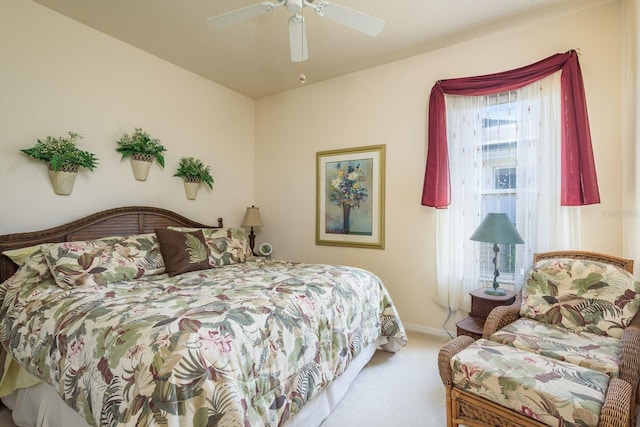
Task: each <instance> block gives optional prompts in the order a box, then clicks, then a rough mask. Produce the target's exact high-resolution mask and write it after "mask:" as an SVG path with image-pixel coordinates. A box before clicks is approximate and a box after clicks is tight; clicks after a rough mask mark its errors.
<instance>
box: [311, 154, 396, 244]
mask: <svg viewBox="0 0 640 427" xmlns="http://www.w3.org/2000/svg"><path fill="white" fill-rule="evenodd" d="M385 157H386V146H385V145H370V146H366V147H357V148H346V149H341V150H331V151H321V152H318V153H316V245H332V246H351V247H358V248H373V249H384V185H385Z"/></svg>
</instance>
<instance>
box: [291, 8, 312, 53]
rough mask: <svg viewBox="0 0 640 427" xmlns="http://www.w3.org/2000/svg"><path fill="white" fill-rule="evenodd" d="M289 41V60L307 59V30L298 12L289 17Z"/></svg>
mask: <svg viewBox="0 0 640 427" xmlns="http://www.w3.org/2000/svg"><path fill="white" fill-rule="evenodd" d="M289 43H290V45H291V61H293V62H302V61H306V60H307V59H309V52H308V50H307V30H306V28H305V24H304V18H303V17H302V16H300V15H298V14H295V15H293V16H292V17H291V19H289Z"/></svg>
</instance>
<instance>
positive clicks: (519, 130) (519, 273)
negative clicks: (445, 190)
mask: <svg viewBox="0 0 640 427" xmlns="http://www.w3.org/2000/svg"><path fill="white" fill-rule="evenodd" d="M559 88H560V76H559V73H556V74H553V75H551V76H549V77H546V78H544V79H541V80H540V81H538V82H535V83H533V84H531V85H529V86H525V87H524V88H522V89H518V90H515V91H510V92H505V93H500V94H497V95H487V96H459V95H451V96H450V95H447V96H446V110H447V115H446V119H447V126H446V127H447V140H448V147H449V150H448V155H449V168H450V181H451V194H452V197H451V204H450V205H449V207H448V209H439V210H438V211H437V213H436V233H437V235H436V248H437V249H436V256H437V259H436V264H437V266H436V268H437V280H438V288H437V294H436V301H437V302H439V303H440V304H441V305H443V306H445V307H449V308H451V309H453V310H458V309H460V310H464V311H468V310H469V308H470V307H469V305H470V300H469V297H468V294H469V292H471V291H474V290H476V289H478V288H479V287H488V286H491V282H492V281H493V271H494V269H493V256H494V254H493V245H492V244H488V243H479V242H473V241H470V240H469V237H470V236H471V234H473V232H474V231H475V229H476V228H477V226H478V224H480V222H481V221H482V219H484V217H485V216H486V214H487V213H491V212H497V213H506V214H507V215H508V216H509V218H510V219H511V221H512V222H513V223H514V225H515V226H516V228H517V230H518V232H519V233H520V235H521V236H522V238H523V240H524V242H525V243H524V244H521V245H505V244H500V245H499V248H500V252H499V257H498V268H499V271H500V276H499V277H498V282H499V284H500V287H503V288H506V289H514V290H518V289H519V288H520V286H521V284H522V280H523V277H524V271H525V269H526V268H527V267H528V266H529V265H530V263H531V259H532V256H533V253H534V252H536V251H541V250H555V249H565V248H567V249H568V248H579V243H576V240H575V237H576V236H577V233H575V230H576V228H577V227H579V223H578V222H577V221H575V222H572V221H574V219H573V218H572V216H573V215H575V216H577V215H579V213H578V212H577V211H574V212H571V213H568V212H566V211H561V210H563V209H564V210H566V209H570V208H568V207H561V206H560V204H559V200H560V185H559V182H560V121H559V117H560V112H559V111H560V110H559V105H560V91H559Z"/></svg>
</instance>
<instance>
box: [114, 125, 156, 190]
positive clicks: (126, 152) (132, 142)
mask: <svg viewBox="0 0 640 427" xmlns="http://www.w3.org/2000/svg"><path fill="white" fill-rule="evenodd" d="M116 143H117V144H118V147H117V148H116V151H117V152H118V153H120V154H122V159H126V158H127V157H129V158H131V169H132V170H133V176H134V177H135V179H136V180H138V181H146V180H147V177H148V176H149V169H150V168H151V163H153V161H154V160H156V161H157V162H158V164H159V165H160V166H162V167H164V154H163V153H164V152H165V151H167V149H166V148H165V147H164V146H163V145H162V144H160V140H159V139H157V138H151V137H150V136H149V134H148V133H147V132H145V131H143V130H142V128H135V132H134V133H133V134H131V135H129V134H127V133H125V134H124V135H123V136H122V138H120V139H119V140H117V141H116Z"/></svg>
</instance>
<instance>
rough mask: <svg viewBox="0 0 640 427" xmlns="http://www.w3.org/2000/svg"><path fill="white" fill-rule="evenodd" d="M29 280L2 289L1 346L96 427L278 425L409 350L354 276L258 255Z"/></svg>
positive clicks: (385, 304)
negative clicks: (103, 279)
mask: <svg viewBox="0 0 640 427" xmlns="http://www.w3.org/2000/svg"><path fill="white" fill-rule="evenodd" d="M32 270H33V271H32V272H31V273H27V274H26V276H27V277H23V278H22V280H12V279H9V280H7V281H6V282H5V283H3V284H2V285H0V298H3V299H4V302H3V305H2V309H1V311H0V318H1V319H2V321H1V323H0V341H1V342H2V345H3V346H4V348H5V349H6V350H7V352H8V353H9V354H10V355H11V357H13V358H14V359H15V360H16V361H17V362H18V363H19V364H20V365H22V366H23V367H24V368H26V369H27V370H28V371H29V372H31V373H32V374H34V375H36V376H37V377H39V378H41V379H43V380H44V381H47V382H49V383H51V384H52V385H53V386H54V387H55V388H56V389H57V391H58V393H59V394H60V395H61V397H62V398H63V399H64V401H65V402H66V403H67V404H68V405H69V406H71V407H73V408H74V409H75V410H77V411H78V412H79V413H80V414H81V415H82V416H83V417H84V418H85V419H86V420H87V422H88V423H89V424H91V425H96V426H134V425H136V426H137V425H143V426H153V425H173V426H177V425H189V426H191V425H193V426H215V425H218V426H263V425H264V426H277V425H281V424H282V423H284V421H286V420H287V419H288V418H289V417H290V416H291V415H293V414H295V413H297V412H298V411H299V410H300V409H301V407H302V406H303V405H304V404H305V402H307V401H308V400H309V399H311V398H313V397H314V396H315V395H316V394H317V393H318V392H319V391H320V390H322V389H323V388H325V387H326V386H327V385H328V384H329V383H330V382H331V381H332V380H333V379H334V378H336V377H337V376H339V375H340V374H341V373H342V372H343V371H344V370H345V369H346V367H347V365H348V364H349V362H350V361H351V360H352V359H353V358H354V357H356V356H357V355H358V353H359V352H360V350H361V349H362V348H364V347H365V346H366V345H367V344H369V343H372V342H374V341H376V339H378V337H379V336H381V335H382V336H388V337H389V343H388V347H386V348H385V349H388V350H391V351H396V350H398V349H399V348H401V347H402V346H404V345H405V344H406V336H405V334H404V330H403V327H402V323H401V322H400V320H399V318H398V316H397V313H396V310H395V308H394V306H393V304H392V302H391V299H390V298H389V295H388V294H387V291H386V290H385V288H384V286H383V284H382V282H381V281H380V280H379V279H378V278H377V277H376V276H375V275H373V274H371V273H369V272H367V271H365V270H361V269H357V268H351V267H342V266H334V265H311V264H296V263H289V262H283V261H271V260H265V259H262V258H260V259H254V260H250V261H248V262H246V263H240V264H234V265H229V266H225V267H222V268H215V269H211V270H205V271H196V272H191V273H186V274H183V275H179V276H175V277H173V278H168V277H167V275H166V274H164V275H160V276H148V277H145V278H142V279H140V280H136V281H127V282H116V283H111V284H106V285H99V286H97V285H96V286H89V285H87V286H80V287H75V288H72V289H62V288H60V287H58V286H57V285H56V284H55V282H54V281H53V279H52V278H51V275H50V274H48V275H47V271H44V270H39V269H38V268H35V269H32ZM23 275H24V274H23ZM14 277H15V276H14Z"/></svg>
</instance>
